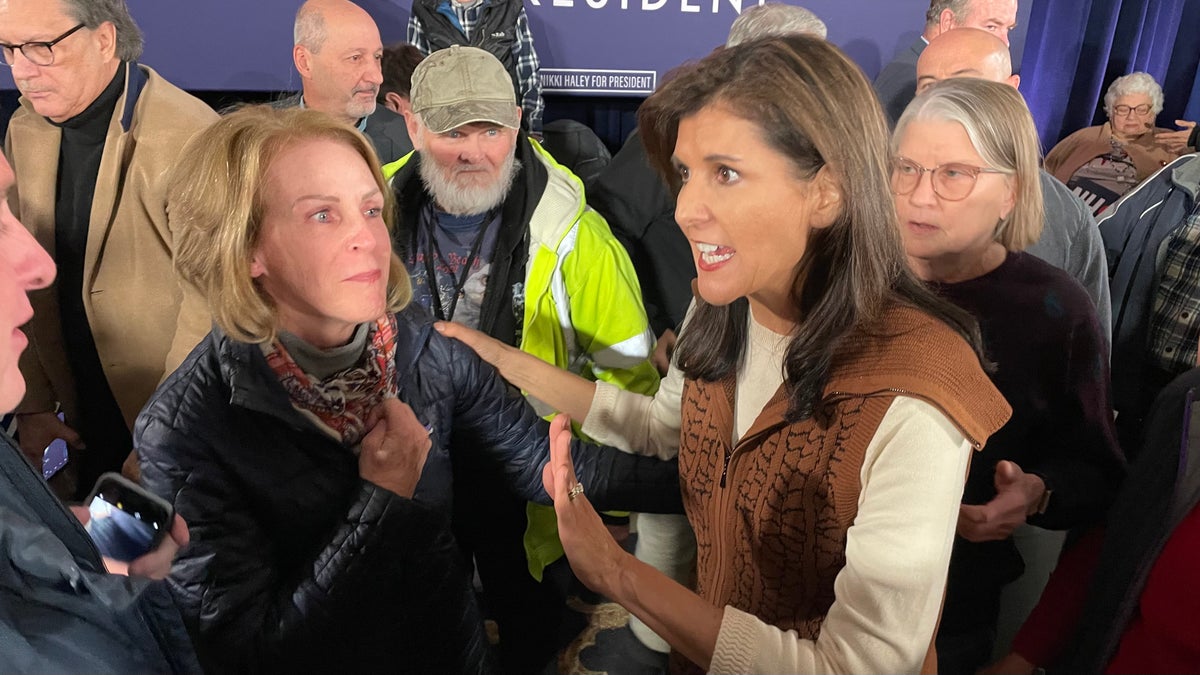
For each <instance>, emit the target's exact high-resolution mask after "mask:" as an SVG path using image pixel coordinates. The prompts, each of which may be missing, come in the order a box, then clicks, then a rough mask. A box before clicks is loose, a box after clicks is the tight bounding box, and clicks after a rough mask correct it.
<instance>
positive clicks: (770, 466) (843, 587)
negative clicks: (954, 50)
mask: <svg viewBox="0 0 1200 675" xmlns="http://www.w3.org/2000/svg"><path fill="white" fill-rule="evenodd" d="M639 123H640V129H641V133H642V138H643V141H644V143H645V144H646V149H647V152H648V155H649V157H650V158H651V160H652V161H653V162H654V164H655V165H656V167H657V168H658V169H659V171H660V172H661V173H662V174H663V176H664V178H666V180H667V181H668V182H669V183H670V184H671V185H672V187H673V188H675V189H676V190H677V191H678V205H677V208H676V212H675V215H676V220H677V221H678V222H679V224H680V226H681V227H682V229H683V232H684V234H685V235H686V236H687V237H688V239H689V240H690V241H691V243H692V249H693V254H694V256H695V260H696V266H697V269H698V272H699V274H698V280H697V289H698V293H699V295H698V298H697V299H696V301H695V303H694V306H693V307H692V309H691V311H690V312H689V318H688V320H687V321H686V322H685V326H684V328H683V330H682V332H681V335H680V341H679V348H678V350H677V351H676V353H675V358H674V362H673V363H672V366H671V369H670V371H669V373H668V375H667V377H666V379H665V380H663V383H662V386H661V387H660V389H659V391H658V393H657V394H656V395H655V396H654V397H653V398H651V397H646V396H640V395H636V394H633V395H629V394H628V392H621V391H618V390H616V389H615V388H612V387H608V386H606V385H605V384H603V383H592V382H587V381H585V380H582V379H581V378H578V377H575V376H573V375H570V374H567V373H563V372H562V371H557V370H555V369H554V368H553V367H551V366H549V365H547V364H543V363H540V362H538V361H536V359H531V358H527V357H523V355H522V354H521V353H519V352H518V351H516V350H514V349H511V348H506V347H504V346H502V345H498V344H496V343H494V342H489V341H487V340H486V339H484V338H483V337H482V336H480V335H478V334H473V333H470V332H467V331H465V330H463V329H461V327H458V326H450V325H441V326H440V330H442V331H443V332H444V333H446V334H448V335H454V336H456V337H460V338H461V339H463V340H464V341H466V342H468V343H469V344H471V345H472V346H473V347H474V348H476V350H477V351H479V352H480V355H481V356H483V358H484V359H486V360H488V361H490V362H492V363H494V364H496V365H497V367H498V368H499V369H500V371H501V373H502V374H504V376H505V377H506V378H508V379H509V380H510V381H511V382H512V383H513V384H515V385H517V386H519V387H521V388H523V389H525V390H527V391H529V392H530V393H531V394H533V395H534V396H537V397H538V398H539V399H541V400H543V401H545V402H547V403H549V404H550V405H552V406H554V407H556V408H557V409H559V410H561V411H563V412H566V413H569V414H570V415H572V416H574V417H576V418H578V419H583V420H584V425H583V431H584V433H586V434H588V435H589V436H591V437H593V438H595V439H597V440H600V441H602V442H604V443H607V444H610V445H616V446H617V447H622V448H625V449H627V450H629V451H632V452H640V453H646V454H656V455H659V456H664V457H667V456H674V455H675V454H678V457H679V469H680V479H681V480H680V487H681V490H682V493H683V500H684V504H685V505H686V507H687V512H688V519H689V521H690V522H691V524H692V527H693V529H694V530H695V533H696V542H697V586H696V588H695V589H688V588H685V587H683V586H681V585H679V584H677V583H675V582H673V581H671V580H670V579H668V578H666V577H665V576H663V575H662V574H660V573H658V572H657V571H655V570H654V569H652V568H650V567H649V566H647V565H645V564H643V563H640V562H638V561H637V560H636V559H635V558H633V557H632V556H631V555H629V554H627V553H626V552H624V551H623V550H622V549H621V548H620V547H619V546H617V544H616V543H615V542H614V541H613V539H612V537H610V536H609V535H608V534H607V532H606V531H605V529H604V526H603V524H602V523H601V521H600V520H599V517H598V516H597V515H596V513H595V511H594V510H593V509H592V508H591V506H590V504H589V502H588V499H587V494H586V486H581V485H580V484H578V483H577V482H576V481H575V475H574V471H573V469H572V466H571V460H570V457H569V455H568V453H567V449H566V448H567V446H566V445H565V443H566V441H567V438H568V437H567V434H566V418H565V416H564V417H560V418H558V420H557V421H556V424H555V425H554V427H553V428H552V431H551V436H552V439H553V443H552V446H553V447H554V448H555V450H554V456H553V458H552V461H551V463H550V465H548V468H547V470H546V471H545V473H544V479H545V481H546V483H547V490H548V491H549V492H550V494H551V495H552V496H553V497H554V499H555V508H556V510H557V512H558V517H559V529H560V534H561V536H562V541H563V546H564V548H565V550H566V552H567V556H568V557H569V559H570V561H571V566H572V568H573V569H574V571H575V572H576V574H577V575H578V576H579V578H580V579H581V580H583V581H584V582H585V583H587V584H588V585H589V586H591V587H592V588H594V589H595V590H597V591H599V592H601V593H603V594H604V595H606V596H608V597H609V598H612V599H613V600H615V601H616V602H619V603H621V604H622V605H624V606H625V607H626V608H628V609H629V610H630V611H631V612H632V613H633V614H635V615H636V616H638V617H639V618H641V619H642V620H643V621H645V622H646V624H647V625H648V626H649V627H650V628H651V629H653V630H654V631H655V632H657V633H658V634H659V635H661V636H663V637H664V638H665V639H666V640H667V641H668V642H669V643H671V645H672V647H673V648H674V649H675V650H677V652H678V653H680V654H681V655H682V656H683V657H685V658H686V659H687V660H688V661H690V663H689V664H685V668H686V669H690V670H695V669H697V668H698V669H701V670H708V671H710V672H717V673H750V672H769V673H785V672H796V673H833V672H874V673H882V672H886V673H899V672H917V671H919V670H922V669H923V668H925V669H928V668H929V667H930V665H931V664H929V663H928V662H927V657H928V656H929V655H930V645H931V640H932V638H933V635H934V632H935V627H936V624H937V620H938V614H939V610H940V607H941V600H942V594H943V589H944V586H945V580H946V569H947V565H948V563H949V557H950V544H951V540H952V537H953V533H954V526H955V522H956V519H957V517H958V503H959V501H960V499H961V496H962V487H963V479H964V476H965V473H966V470H967V465H968V460H969V456H970V454H971V452H972V449H979V448H981V447H983V444H984V442H985V441H986V440H987V438H988V437H989V436H990V435H991V433H992V432H994V431H995V430H996V429H998V428H999V427H1000V426H1002V425H1003V424H1004V422H1005V421H1006V420H1007V419H1008V415H1009V408H1008V405H1007V404H1006V403H1005V402H1004V400H1003V398H1002V397H1001V396H1000V395H999V393H998V392H997V391H996V389H995V387H993V386H992V385H991V383H990V382H989V381H988V378H987V375H986V374H985V373H984V370H983V368H982V367H981V365H980V355H979V347H978V345H979V340H978V333H977V328H976V326H975V324H974V322H973V321H972V319H971V318H970V317H969V316H968V315H966V314H964V313H963V312H962V311H961V310H958V309H956V308H955V307H953V306H951V305H948V304H947V303H945V302H944V301H941V300H939V299H938V298H937V297H936V296H934V295H933V294H931V293H930V292H929V291H928V290H927V289H926V288H925V287H924V285H923V284H921V283H920V281H919V280H917V279H916V278H915V277H914V276H913V275H912V274H911V272H909V270H908V267H907V265H906V263H905V259H904V253H903V250H902V248H901V242H900V238H899V235H898V231H897V227H896V214H895V210H894V207H893V205H892V200H891V194H890V187H889V173H890V172H889V168H890V164H889V158H888V148H887V125H886V122H885V121H884V118H883V114H882V111H881V109H880V106H879V103H878V102H877V101H876V100H875V97H874V94H873V93H872V90H871V87H870V84H869V83H868V82H867V81H866V79H865V78H864V77H863V75H862V72H861V71H860V70H859V69H858V67H857V66H855V65H854V64H853V63H852V62H851V61H850V60H849V59H848V58H847V57H846V56H845V55H844V54H842V53H841V52H840V51H839V50H838V49H837V48H836V47H833V46H832V45H829V44H828V43H826V42H824V41H821V40H818V39H814V38H809V37H802V36H796V37H787V38H775V39H770V40H764V41H759V42H752V43H748V44H745V45H739V46H738V47H734V48H731V49H723V50H718V51H717V52H714V53H713V54H711V55H710V56H708V57H707V58H705V59H703V60H702V61H700V62H698V63H696V64H692V65H690V66H686V67H684V68H683V69H681V71H680V72H679V74H678V75H677V76H676V77H675V78H674V79H672V80H671V81H670V82H669V83H668V84H666V85H664V86H663V87H662V88H661V89H660V90H659V91H658V92H657V93H655V94H654V95H653V96H651V97H650V98H649V99H647V101H646V103H645V104H643V106H642V108H641V110H640V111H639ZM615 347H619V346H615Z"/></svg>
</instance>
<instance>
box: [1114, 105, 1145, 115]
mask: <svg viewBox="0 0 1200 675" xmlns="http://www.w3.org/2000/svg"><path fill="white" fill-rule="evenodd" d="M1113 112H1115V113H1117V117H1128V116H1129V113H1131V112H1135V113H1137V114H1138V115H1147V114H1149V113H1150V104H1149V103H1143V104H1141V105H1118V106H1113Z"/></svg>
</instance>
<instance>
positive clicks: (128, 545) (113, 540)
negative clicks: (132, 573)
mask: <svg viewBox="0 0 1200 675" xmlns="http://www.w3.org/2000/svg"><path fill="white" fill-rule="evenodd" d="M87 507H88V514H89V515H90V517H89V519H88V523H87V527H86V528H85V529H86V530H87V532H88V534H90V535H91V536H92V541H94V542H96V548H98V549H100V553H101V555H104V556H107V557H109V558H112V559H114V560H121V561H123V562H130V561H132V560H134V559H136V558H139V557H141V556H143V555H145V554H147V553H149V552H150V551H152V550H154V548H155V547H156V546H158V544H159V542H161V541H162V540H163V537H165V536H167V535H168V534H169V533H170V532H171V524H172V523H173V522H174V520H175V509H174V508H172V507H171V504H170V503H168V502H167V501H166V500H165V499H162V498H161V497H157V496H155V495H153V494H150V493H149V492H147V491H146V489H145V488H143V487H141V486H140V485H137V484H136V483H133V482H132V481H129V480H127V479H125V478H124V477H122V476H121V475H120V474H116V473H106V474H104V475H102V476H100V479H99V480H97V481H96V487H95V488H93V489H92V494H91V495H90V496H89V497H88V500H87Z"/></svg>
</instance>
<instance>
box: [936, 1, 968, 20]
mask: <svg viewBox="0 0 1200 675" xmlns="http://www.w3.org/2000/svg"><path fill="white" fill-rule="evenodd" d="M970 7H971V0H930V2H929V9H928V10H926V12H925V25H926V26H932V25H933V24H935V23H937V22H938V21H940V20H941V16H942V12H944V11H946V10H947V9H948V10H950V11H951V12H952V13H953V14H954V17H955V18H956V19H957V21H956V23H962V20H963V19H965V18H967V11H968V10H969V9H970Z"/></svg>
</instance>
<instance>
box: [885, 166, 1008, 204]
mask: <svg viewBox="0 0 1200 675" xmlns="http://www.w3.org/2000/svg"><path fill="white" fill-rule="evenodd" d="M926 172H929V180H930V183H931V184H932V185H933V192H934V194H936V195H937V196H939V197H941V198H942V199H945V200H947V201H951V202H957V201H960V200H963V199H966V198H967V197H968V196H969V195H970V194H971V191H972V190H974V189H975V181H976V180H977V179H978V178H979V174H981V173H1008V172H1007V171H1001V170H1000V169H992V168H989V167H985V166H971V165H970V164H959V163H956V162H952V163H950V164H939V165H938V166H935V167H933V168H932V169H927V168H925V167H923V166H921V165H920V164H917V163H916V162H914V161H912V160H911V159H906V158H904V157H897V158H896V160H895V162H893V163H892V192H894V193H896V194H898V195H907V194H911V193H912V192H913V191H914V190H916V189H917V186H918V185H920V184H921V177H922V176H924V175H925V173H926Z"/></svg>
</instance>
